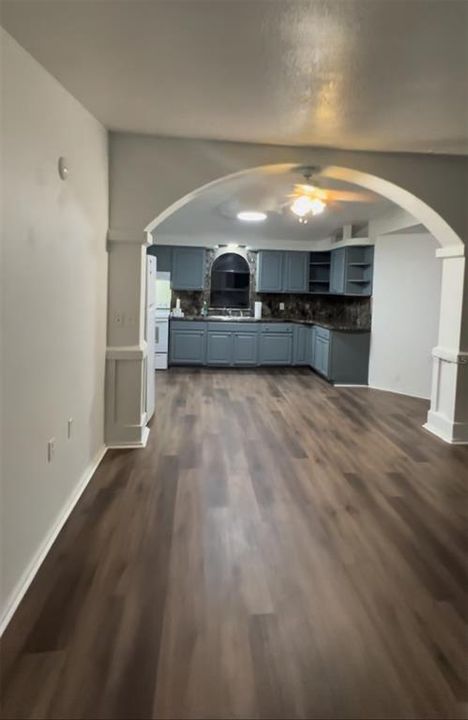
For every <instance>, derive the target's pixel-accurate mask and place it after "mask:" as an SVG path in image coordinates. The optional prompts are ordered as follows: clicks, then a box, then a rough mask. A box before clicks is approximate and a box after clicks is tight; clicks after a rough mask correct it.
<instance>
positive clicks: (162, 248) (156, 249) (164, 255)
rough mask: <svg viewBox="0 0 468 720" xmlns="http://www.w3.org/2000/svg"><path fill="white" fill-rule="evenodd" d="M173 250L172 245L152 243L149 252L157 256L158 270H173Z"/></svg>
mask: <svg viewBox="0 0 468 720" xmlns="http://www.w3.org/2000/svg"><path fill="white" fill-rule="evenodd" d="M172 250H173V248H172V247H171V246H170V245H150V247H149V248H148V254H149V255H154V256H155V257H156V270H157V272H172Z"/></svg>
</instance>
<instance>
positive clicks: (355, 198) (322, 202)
mask: <svg viewBox="0 0 468 720" xmlns="http://www.w3.org/2000/svg"><path fill="white" fill-rule="evenodd" d="M298 170H299V171H300V172H301V173H302V175H303V176H304V180H305V182H304V183H295V185H294V187H293V191H292V193H289V194H288V195H287V198H288V200H287V202H286V203H285V205H286V206H287V205H289V208H290V210H291V212H293V213H294V215H296V216H297V217H298V218H299V221H300V222H306V221H305V218H306V217H308V216H309V215H319V214H320V213H322V212H323V211H324V210H325V208H326V207H327V206H328V205H330V204H334V203H342V202H354V203H358V202H370V200H371V197H370V195H367V194H366V193H361V192H353V191H350V190H333V189H326V188H322V187H320V184H319V182H318V181H317V180H314V181H313V182H312V178H314V177H316V176H317V175H318V173H319V171H320V168H318V167H302V168H296V169H295V172H297V171H298Z"/></svg>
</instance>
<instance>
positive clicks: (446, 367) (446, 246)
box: [108, 163, 468, 446]
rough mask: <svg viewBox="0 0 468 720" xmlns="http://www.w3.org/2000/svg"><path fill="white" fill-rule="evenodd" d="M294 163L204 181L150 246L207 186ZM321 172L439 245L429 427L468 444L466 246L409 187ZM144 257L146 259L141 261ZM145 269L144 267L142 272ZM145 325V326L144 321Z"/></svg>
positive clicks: (337, 169) (343, 170) (359, 174)
mask: <svg viewBox="0 0 468 720" xmlns="http://www.w3.org/2000/svg"><path fill="white" fill-rule="evenodd" d="M295 167H297V163H275V164H271V165H258V166H255V167H251V168H247V169H244V170H241V171H238V172H234V173H229V174H226V175H224V176H222V177H219V178H217V179H216V180H211V181H209V182H207V183H205V184H202V185H200V186H199V187H198V188H195V189H194V190H192V191H191V192H189V193H186V194H185V195H183V196H182V197H180V198H179V199H178V200H176V201H175V202H173V203H172V204H170V205H169V206H168V207H167V208H166V209H165V210H163V211H162V212H160V213H159V214H158V215H157V216H156V217H155V218H154V219H153V220H152V221H151V222H150V223H149V224H148V225H147V226H146V228H145V232H146V245H149V244H151V243H152V242H153V234H154V232H155V230H156V229H157V227H158V226H159V225H160V224H161V223H162V222H163V221H164V220H166V219H167V218H168V217H170V216H171V215H172V214H173V213H175V212H176V211H177V210H179V209H180V208H182V207H183V206H184V205H186V204H187V203H188V202H190V201H191V200H193V199H194V198H195V197H197V196H198V195H200V194H201V193H203V192H205V191H206V190H208V189H211V188H213V187H216V186H217V185H218V184H220V183H222V182H225V181H226V180H229V179H232V178H235V177H239V176H242V175H245V174H251V175H254V174H255V173H258V174H263V175H265V174H275V173H280V172H282V173H284V172H286V171H289V170H292V169H293V168H295ZM320 176H321V177H324V178H330V179H333V180H340V181H345V182H348V183H352V184H353V185H358V186H360V187H362V188H364V189H367V190H371V191H373V192H375V193H377V194H379V195H381V196H383V197H385V198H387V199H388V200H391V201H392V202H393V203H394V204H395V205H397V206H399V207H400V208H402V210H404V211H406V212H407V213H409V214H410V215H411V216H413V217H414V218H416V220H417V221H418V222H419V223H421V224H422V225H424V227H425V228H426V229H427V231H428V232H429V233H430V234H431V235H432V236H433V237H434V238H435V239H436V241H437V242H438V244H439V246H440V247H439V249H438V250H437V253H436V254H437V257H439V258H440V259H441V261H442V263H443V268H442V291H441V305H440V318H439V340H438V344H437V346H436V347H435V348H434V350H433V359H434V360H433V380H432V394H431V405H430V410H429V413H428V419H427V423H426V425H425V427H426V428H427V429H428V430H429V431H430V432H432V433H434V434H436V435H438V436H439V437H441V438H442V439H444V440H445V441H447V442H452V443H466V442H468V364H467V363H468V320H467V318H466V315H467V313H468V307H467V305H468V303H467V302H466V297H467V293H468V288H467V285H468V282H467V277H466V276H467V269H466V250H465V244H464V242H463V240H462V238H461V237H460V236H459V235H458V234H457V233H456V232H455V231H454V230H453V228H452V227H451V226H450V225H449V224H448V222H447V221H446V220H445V219H444V218H443V217H442V216H441V215H440V214H439V213H438V212H436V211H435V210H434V209H433V208H431V207H430V206H429V205H428V204H427V203H426V202H424V201H423V200H421V199H420V198H418V197H416V196H415V195H414V194H413V193H411V192H409V191H407V190H406V189H405V188H403V187H401V186H399V185H396V184H395V183H393V182H390V181H388V180H386V179H384V178H381V177H379V176H376V175H373V174H371V173H367V172H363V171H361V170H355V169H353V168H349V167H344V166H338V165H326V166H325V167H322V168H321V170H320ZM140 249H141V250H142V249H143V248H140ZM143 261H144V258H143V260H142V261H141V262H143ZM142 267H143V266H142V265H140V276H141V272H142ZM140 300H141V302H140V313H139V315H140V320H141V316H142V315H144V303H143V300H144V294H143V290H142V287H141V286H140ZM141 325H143V323H142V322H141ZM143 354H144V348H143ZM110 359H112V358H110ZM108 374H110V375H111V376H112V377H114V376H115V368H114V372H112V370H111V372H110V373H108ZM137 384H138V383H137ZM111 394H112V392H111ZM114 394H115V392H114ZM113 407H115V403H113V402H112V401H111V402H110V409H112V408H113ZM141 417H142V418H143V420H144V408H142V415H141ZM117 424H118V423H117ZM114 426H115V422H114ZM108 442H109V444H110V445H113V446H115V444H113V443H112V441H110V440H109V436H108ZM121 444H122V443H121V442H118V443H117V445H121ZM124 444H125V445H126V446H127V445H135V443H132V442H129V443H124ZM141 444H144V438H143V436H140V440H139V442H137V443H136V445H141Z"/></svg>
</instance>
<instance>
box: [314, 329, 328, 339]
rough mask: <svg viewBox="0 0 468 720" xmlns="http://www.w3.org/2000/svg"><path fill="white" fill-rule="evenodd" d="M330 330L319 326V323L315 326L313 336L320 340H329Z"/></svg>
mask: <svg viewBox="0 0 468 720" xmlns="http://www.w3.org/2000/svg"><path fill="white" fill-rule="evenodd" d="M330 332H331V331H330V330H328V328H323V327H320V325H316V326H315V336H316V337H318V338H321V339H322V340H329V339H330Z"/></svg>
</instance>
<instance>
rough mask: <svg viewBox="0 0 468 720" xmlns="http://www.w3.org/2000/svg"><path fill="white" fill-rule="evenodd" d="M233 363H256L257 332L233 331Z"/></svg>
mask: <svg viewBox="0 0 468 720" xmlns="http://www.w3.org/2000/svg"><path fill="white" fill-rule="evenodd" d="M233 365H258V332H257V331H255V332H235V333H234V342H233Z"/></svg>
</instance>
